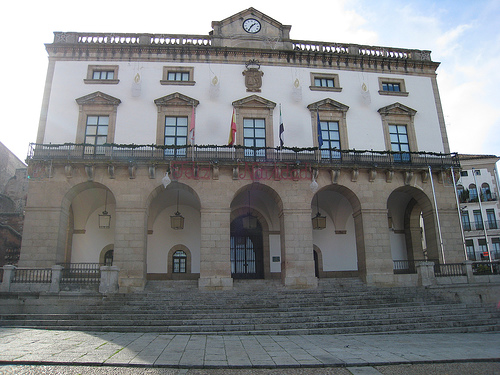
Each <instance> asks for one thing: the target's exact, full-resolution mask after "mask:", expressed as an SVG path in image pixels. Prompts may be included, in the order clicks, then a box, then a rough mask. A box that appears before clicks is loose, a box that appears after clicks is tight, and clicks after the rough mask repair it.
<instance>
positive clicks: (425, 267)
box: [417, 262, 436, 286]
mask: <svg viewBox="0 0 500 375" xmlns="http://www.w3.org/2000/svg"><path fill="white" fill-rule="evenodd" d="M417 275H418V285H419V286H431V285H436V276H435V275H434V262H418V264H417Z"/></svg>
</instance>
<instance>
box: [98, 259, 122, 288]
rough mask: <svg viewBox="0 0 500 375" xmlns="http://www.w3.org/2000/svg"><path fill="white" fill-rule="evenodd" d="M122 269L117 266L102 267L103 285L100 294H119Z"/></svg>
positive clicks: (100, 285)
mask: <svg viewBox="0 0 500 375" xmlns="http://www.w3.org/2000/svg"><path fill="white" fill-rule="evenodd" d="M119 272H120V269H119V268H118V267H116V266H102V267H101V283H100V284H99V293H102V294H115V293H118V274H119Z"/></svg>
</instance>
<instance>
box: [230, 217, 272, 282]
mask: <svg viewBox="0 0 500 375" xmlns="http://www.w3.org/2000/svg"><path fill="white" fill-rule="evenodd" d="M248 219H249V217H248V215H242V216H239V217H238V218H236V219H235V220H233V222H232V223H231V277H233V278H234V279H262V278H264V244H263V236H262V225H261V224H260V222H259V221H258V220H257V218H255V217H253V218H252V219H253V220H254V224H253V225H252V223H251V221H250V223H249V220H248Z"/></svg>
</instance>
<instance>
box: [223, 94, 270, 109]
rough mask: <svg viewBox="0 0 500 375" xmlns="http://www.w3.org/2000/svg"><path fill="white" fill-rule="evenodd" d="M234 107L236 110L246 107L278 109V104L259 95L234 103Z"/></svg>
mask: <svg viewBox="0 0 500 375" xmlns="http://www.w3.org/2000/svg"><path fill="white" fill-rule="evenodd" d="M233 106H234V107H235V108H240V107H246V108H262V109H264V108H266V109H273V108H275V107H276V103H274V102H272V101H270V100H267V99H265V98H263V97H261V96H258V95H250V96H247V97H246V98H243V99H240V100H236V101H234V102H233Z"/></svg>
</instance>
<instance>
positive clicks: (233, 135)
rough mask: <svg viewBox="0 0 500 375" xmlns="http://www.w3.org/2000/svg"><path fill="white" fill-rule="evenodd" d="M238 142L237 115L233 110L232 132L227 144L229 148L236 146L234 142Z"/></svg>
mask: <svg viewBox="0 0 500 375" xmlns="http://www.w3.org/2000/svg"><path fill="white" fill-rule="evenodd" d="M235 141H236V113H235V111H234V108H233V117H231V130H230V132H229V140H228V141H227V144H228V145H229V146H232V145H234V142H235Z"/></svg>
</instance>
